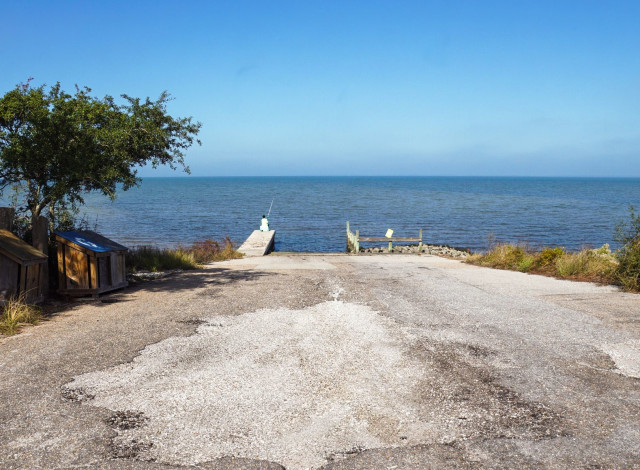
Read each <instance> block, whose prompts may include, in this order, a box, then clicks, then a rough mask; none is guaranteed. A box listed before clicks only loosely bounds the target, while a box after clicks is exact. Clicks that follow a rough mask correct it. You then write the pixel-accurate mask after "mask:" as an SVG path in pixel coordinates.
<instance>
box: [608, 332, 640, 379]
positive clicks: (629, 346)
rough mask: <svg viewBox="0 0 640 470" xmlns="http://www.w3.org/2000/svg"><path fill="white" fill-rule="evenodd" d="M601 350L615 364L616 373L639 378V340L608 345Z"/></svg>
mask: <svg viewBox="0 0 640 470" xmlns="http://www.w3.org/2000/svg"><path fill="white" fill-rule="evenodd" d="M603 349H604V352H606V353H607V354H608V355H609V356H611V359H612V360H613V362H615V363H616V367H617V369H618V372H620V373H621V374H622V375H626V376H627V377H635V378H640V340H631V341H627V342H625V343H618V344H609V345H607V346H606V347H605V348H603Z"/></svg>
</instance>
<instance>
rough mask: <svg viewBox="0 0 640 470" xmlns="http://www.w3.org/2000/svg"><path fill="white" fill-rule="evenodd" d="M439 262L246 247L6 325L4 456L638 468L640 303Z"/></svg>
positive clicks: (108, 463)
mask: <svg viewBox="0 0 640 470" xmlns="http://www.w3.org/2000/svg"><path fill="white" fill-rule="evenodd" d="M639 299H640V297H638V295H637V294H629V293H625V292H621V291H619V290H618V289H617V288H615V287H611V286H599V285H596V284H589V283H577V282H569V281H560V280H557V279H552V278H547V277H543V276H534V275H527V274H523V273H519V272H511V271H500V270H492V269H488V268H481V267H478V266H472V265H469V264H465V263H462V262H460V261H455V260H450V259H444V258H439V257H435V256H427V255H416V254H407V255H402V256H351V255H346V254H340V255H335V254H323V255H315V256H312V255H307V254H305V255H295V256H293V255H286V254H282V253H278V255H277V256H256V257H251V258H245V259H236V260H230V261H226V262H220V263H214V264H211V265H208V266H206V267H205V268H203V269H200V270H195V271H190V272H184V273H177V274H175V275H174V276H172V277H166V278H164V279H160V280H157V281H152V282H146V283H140V284H137V285H132V286H131V287H128V288H126V289H124V290H122V291H118V292H116V293H113V294H110V295H108V296H106V297H102V298H101V299H98V300H95V301H88V302H76V303H74V304H73V305H72V306H70V307H69V308H66V309H64V310H63V311H61V312H59V313H58V314H56V315H55V316H54V317H52V318H50V319H49V320H48V321H45V322H43V323H41V324H40V325H37V326H33V327H28V328H25V329H24V330H23V332H22V333H20V334H18V335H15V336H11V337H3V338H0V396H1V397H2V402H1V403H2V406H0V469H18V468H34V469H42V468H44V469H51V470H55V469H69V468H101V469H102V468H104V469H108V470H147V469H151V470H231V469H235V470H283V469H284V468H286V469H287V470H305V469H315V470H378V469H380V470H388V469H395V470H427V469H456V470H457V469H470V470H480V469H497V468H505V469H511V468H516V469H519V470H528V469H531V470H533V469H536V470H538V469H545V470H552V469H556V470H564V469H596V468H601V469H632V468H640V467H639V465H638V463H639V462H640V382H639V381H640V309H639V308H638V305H639V302H638V300H639Z"/></svg>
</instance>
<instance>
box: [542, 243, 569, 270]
mask: <svg viewBox="0 0 640 470" xmlns="http://www.w3.org/2000/svg"><path fill="white" fill-rule="evenodd" d="M565 254H566V253H565V251H564V249H563V248H560V247H559V246H556V247H555V248H544V249H543V250H542V251H541V252H540V253H538V255H537V256H536V258H535V265H536V266H538V267H541V268H545V267H548V266H552V265H553V264H555V262H556V260H557V259H558V258H561V257H563V256H564V255H565Z"/></svg>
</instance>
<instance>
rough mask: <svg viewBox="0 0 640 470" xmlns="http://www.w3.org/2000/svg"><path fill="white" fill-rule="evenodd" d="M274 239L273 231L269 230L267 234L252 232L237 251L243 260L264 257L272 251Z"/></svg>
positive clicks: (274, 233)
mask: <svg viewBox="0 0 640 470" xmlns="http://www.w3.org/2000/svg"><path fill="white" fill-rule="evenodd" d="M275 239H276V231H275V230H269V231H268V232H262V231H260V230H254V231H253V233H252V234H251V235H249V238H247V239H246V240H245V242H244V243H243V244H242V245H241V246H240V248H238V251H239V252H240V253H242V254H243V255H244V256H245V258H251V257H254V256H264V255H267V254H269V253H270V252H271V251H273V244H274V242H275Z"/></svg>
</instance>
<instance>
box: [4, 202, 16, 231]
mask: <svg viewBox="0 0 640 470" xmlns="http://www.w3.org/2000/svg"><path fill="white" fill-rule="evenodd" d="M15 213H16V211H15V209H14V208H13V207H0V229H3V230H8V231H9V232H11V231H12V230H13V216H14V215H15Z"/></svg>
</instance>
